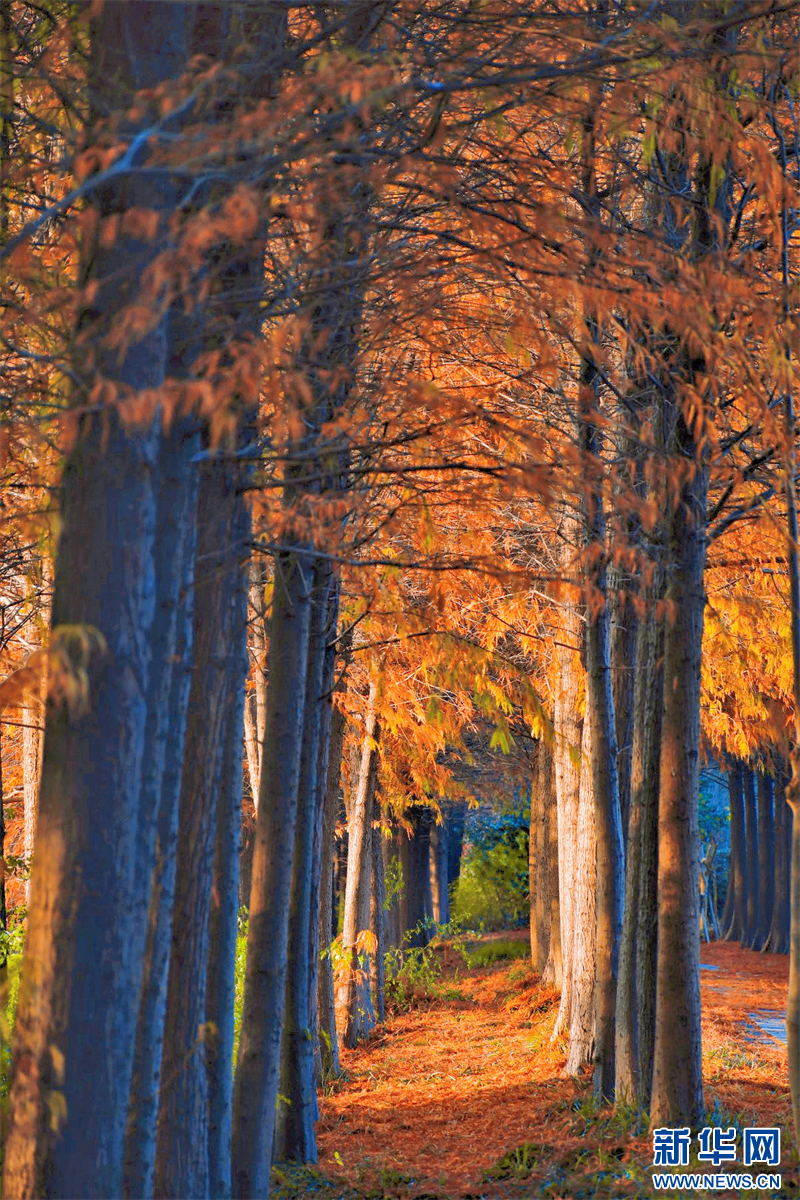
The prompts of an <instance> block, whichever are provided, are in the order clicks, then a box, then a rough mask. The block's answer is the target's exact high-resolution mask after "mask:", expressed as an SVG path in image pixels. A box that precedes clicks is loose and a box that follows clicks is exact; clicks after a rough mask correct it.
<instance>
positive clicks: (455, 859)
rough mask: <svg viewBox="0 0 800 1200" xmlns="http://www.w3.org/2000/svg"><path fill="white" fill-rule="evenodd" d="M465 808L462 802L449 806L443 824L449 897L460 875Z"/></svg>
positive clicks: (465, 816)
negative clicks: (445, 839) (444, 825)
mask: <svg viewBox="0 0 800 1200" xmlns="http://www.w3.org/2000/svg"><path fill="white" fill-rule="evenodd" d="M466 819H467V806H466V804H465V803H464V802H463V801H460V802H458V803H457V804H452V803H451V804H450V807H449V811H448V814H447V817H446V819H445V823H446V825H447V891H448V896H449V895H450V892H451V889H452V888H453V886H454V884H456V883H458V878H459V875H460V874H461V853H462V851H463V849H464V825H465V823H466Z"/></svg>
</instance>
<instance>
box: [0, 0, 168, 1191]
mask: <svg viewBox="0 0 800 1200" xmlns="http://www.w3.org/2000/svg"><path fill="white" fill-rule="evenodd" d="M189 10H190V6H188V5H183V4H174V5H170V6H164V5H161V4H152V3H135V2H134V3H130V4H128V5H107V6H105V7H104V8H103V9H102V10H100V11H98V12H97V13H96V14H94V15H93V26H92V30H91V37H92V46H93V55H92V60H91V61H92V71H91V79H90V103H91V107H92V112H93V114H97V113H103V114H104V115H107V114H108V113H109V112H112V113H114V112H117V113H124V112H126V111H127V110H128V108H129V107H130V104H131V100H132V97H133V93H134V91H135V90H136V88H137V87H142V86H155V85H156V84H157V83H158V82H160V81H161V80H164V79H166V78H169V77H171V76H172V75H174V74H175V73H176V72H177V71H179V70H180V69H181V67H182V66H183V64H184V62H185V58H186V49H187V45H186V27H187V23H188V18H189V15H190V12H189ZM172 201H173V187H172V184H171V183H167V182H163V183H160V184H159V185H158V186H156V185H155V184H154V183H153V181H152V180H148V181H145V179H144V176H143V173H141V172H140V173H139V174H138V176H136V177H131V176H121V177H120V178H119V180H118V181H117V182H116V184H115V185H112V186H108V187H107V188H106V189H105V190H104V191H103V193H102V195H99V194H96V195H95V202H96V204H97V206H98V208H99V209H100V212H99V216H100V219H101V220H102V219H103V218H105V217H106V216H107V215H109V214H111V213H118V212H120V211H123V210H124V209H126V208H128V207H131V206H135V205H139V206H142V207H145V208H149V209H153V208H157V209H161V211H162V212H167V211H169V210H171V208H172ZM165 233H166V229H165V225H164V223H163V222H162V225H161V229H160V231H159V233H158V235H157V236H156V238H154V239H153V241H150V242H146V243H143V242H141V241H137V240H136V239H134V238H132V237H130V236H125V235H123V236H120V237H119V238H118V239H117V241H116V242H115V244H114V245H113V246H111V247H102V246H97V247H93V259H92V262H91V275H92V278H93V280H94V281H96V282H97V283H98V288H97V291H96V293H95V296H94V300H93V311H92V314H91V319H90V316H89V315H88V314H86V315H85V319H84V323H83V329H82V330H81V331H80V333H79V339H80V338H82V339H83V342H84V345H85V346H88V347H89V348H90V349H91V351H92V353H93V355H94V362H93V366H94V367H95V369H96V370H97V371H99V373H100V374H102V375H103V376H104V377H105V378H107V379H111V380H113V381H116V382H118V383H120V384H122V385H125V386H128V387H130V388H131V389H132V390H133V391H138V390H139V389H142V388H146V387H150V388H157V387H159V386H160V385H161V384H162V382H163V379H164V370H165V365H166V337H165V323H164V322H163V321H162V322H161V323H159V324H158V325H157V326H156V327H155V328H153V329H152V330H151V331H149V332H147V333H145V334H144V335H143V337H142V338H141V339H140V340H139V341H138V342H135V343H133V344H132V345H131V346H130V347H129V349H128V351H127V353H126V354H125V355H124V357H123V358H122V361H120V357H119V354H118V352H117V351H116V350H109V349H106V348H104V346H103V343H102V337H103V335H104V333H105V332H107V330H108V327H109V325H110V324H111V323H112V322H113V321H114V320H115V318H116V317H117V316H118V315H119V313H120V312H121V311H122V310H123V309H124V308H125V307H126V305H128V304H129V303H130V302H131V301H133V300H135V298H136V295H137V292H138V287H139V280H140V277H141V273H142V271H143V270H144V269H145V268H146V266H147V265H148V263H150V262H151V261H152V260H153V258H154V257H155V255H156V254H157V253H159V251H160V250H161V249H163V247H164V236H165ZM112 280H113V283H112V282H111V281H112ZM84 354H85V350H84ZM89 357H91V356H89ZM90 382H91V381H90ZM159 441H160V439H159V433H158V428H157V423H155V422H154V423H153V424H152V425H151V426H150V427H149V428H148V429H145V430H142V431H133V430H131V431H126V430H124V429H122V427H121V425H120V423H119V420H118V417H117V416H116V414H115V413H114V412H109V413H107V414H104V419H103V420H102V421H101V420H99V419H96V418H92V417H91V416H90V417H87V418H84V419H83V420H82V421H81V424H80V426H79V431H78V439H77V443H76V445H75V448H74V449H73V450H72V452H71V454H70V456H69V459H68V462H67V465H66V467H65V471H64V476H63V482H62V532H61V537H60V542H59V550H58V564H57V567H56V578H55V594H54V601H53V618H52V619H53V626H54V631H55V636H56V638H58V632H57V631H58V629H59V627H62V628H64V632H63V633H62V634H61V639H62V648H63V651H64V653H65V654H66V655H67V657H68V658H69V659H70V660H71V663H72V670H76V669H77V670H83V669H85V672H86V674H85V679H86V690H87V696H86V703H85V705H83V706H82V708H81V711H78V709H77V708H74V709H73V711H72V712H68V711H67V710H66V708H65V707H63V706H60V705H56V704H55V703H53V702H49V703H48V707H47V710H46V718H45V725H46V736H45V750H44V758H43V762H42V774H41V780H40V792H39V813H38V818H37V846H36V851H35V855H34V857H35V863H34V876H33V881H32V885H31V899H30V910H29V923H28V936H27V945H26V956H25V962H24V964H23V983H22V987H21V991H20V1002H19V1007H18V1011H17V1020H16V1030H15V1051H14V1064H15V1065H14V1079H13V1083H12V1087H11V1097H10V1099H11V1121H10V1128H9V1131H8V1137H7V1141H6V1149H5V1162H4V1184H3V1190H4V1194H5V1195H8V1196H9V1197H27V1196H33V1195H37V1196H45V1195H47V1196H50V1195H53V1196H57V1195H80V1196H85V1197H87V1198H89V1197H92V1196H101V1197H102V1196H120V1195H122V1192H123V1179H122V1176H123V1169H122V1168H123V1149H124V1137H125V1120H126V1100H127V1096H128V1090H129V1085H130V1080H131V1073H132V1067H133V1044H134V1024H135V1016H136V998H137V983H138V979H139V975H140V972H141V965H142V963H141V952H143V946H142V945H141V939H140V938H139V937H138V936H137V934H138V930H137V929H136V928H134V924H133V917H134V914H135V913H136V912H137V911H139V909H140V908H141V907H144V908H145V909H146V903H147V902H146V897H145V898H144V904H143V905H142V903H141V902H142V897H140V896H138V895H136V883H137V880H138V879H139V878H140V876H137V872H136V857H137V849H138V841H137V826H138V822H139V816H140V811H139V810H140V803H141V799H142V789H141V783H142V777H143V768H144V765H145V752H146V747H145V737H146V724H147V694H148V685H149V679H150V673H151V670H152V654H151V648H150V644H149V634H150V630H151V627H152V624H153V619H154V615H155V596H156V577H155V571H156V568H155V554H154V550H155V526H156V487H157V471H158V448H159ZM76 626H82V627H83V628H84V630H86V632H85V633H84V634H83V635H81V636H80V637H78V636H77V635H76V634H75V633H74V632H73V633H70V632H67V628H68V627H71V629H72V630H74V629H75V627H76ZM90 630H91V631H94V632H90ZM101 639H102V643H103V644H102V645H101V641H100V640H101Z"/></svg>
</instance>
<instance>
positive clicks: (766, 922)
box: [753, 770, 775, 950]
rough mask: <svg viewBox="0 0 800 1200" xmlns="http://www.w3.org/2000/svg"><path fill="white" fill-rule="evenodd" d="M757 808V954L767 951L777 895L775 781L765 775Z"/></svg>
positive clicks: (760, 778) (761, 777) (760, 780)
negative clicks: (760, 951)
mask: <svg viewBox="0 0 800 1200" xmlns="http://www.w3.org/2000/svg"><path fill="white" fill-rule="evenodd" d="M756 791H757V806H758V914H759V927H758V936H757V938H756V944H755V945H754V947H753V948H754V949H755V950H764V949H766V945H767V942H768V940H769V931H770V919H771V917H772V907H773V898H774V892H775V819H774V815H773V812H772V779H771V778H770V776H769V775H767V773H766V772H765V771H763V770H762V771H759V772H758V773H757V776H756Z"/></svg>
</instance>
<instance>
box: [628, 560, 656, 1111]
mask: <svg viewBox="0 0 800 1200" xmlns="http://www.w3.org/2000/svg"><path fill="white" fill-rule="evenodd" d="M661 592H662V582H661V573H660V571H659V570H658V568H657V570H656V578H655V579H654V581H653V584H652V586H651V587H650V588H648V589H647V591H646V593H645V603H646V606H647V607H646V611H645V613H644V615H643V616H642V617H641V618H640V619H639V622H638V632H637V642H636V669H635V679H634V699H633V709H634V714H635V716H634V727H633V740H632V746H631V796H630V809H629V828H628V848H627V864H626V866H627V870H626V876H625V917H624V924H623V933H622V941H621V945H620V964H619V983H618V988H617V1017H616V1022H617V1028H616V1057H617V1078H616V1094H617V1096H619V1097H620V1098H622V1097H625V1098H627V1099H628V1100H632V1099H636V1100H637V1101H638V1103H639V1104H640V1106H642V1107H645V1108H646V1107H647V1105H648V1104H649V1100H650V1085H651V1081H652V1073H653V1038H654V1029H653V1017H654V1012H655V988H656V971H655V967H656V936H657V920H658V918H657V886H658V863H657V852H658V773H659V748H660V742H661V709H662V704H663V700H662V695H663V675H662V670H661V654H662V649H663V621H662V619H661V618H660V617H659V616H658V615H657V613H656V604H657V603H658V601H659V600H660V599H661Z"/></svg>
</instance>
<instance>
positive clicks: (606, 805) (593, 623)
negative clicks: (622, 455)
mask: <svg viewBox="0 0 800 1200" xmlns="http://www.w3.org/2000/svg"><path fill="white" fill-rule="evenodd" d="M602 575H603V573H602V572H601V577H600V579H599V580H597V581H596V586H598V588H599V590H600V592H601V594H603V593H604V592H605V580H604V578H602ZM586 689H587V714H588V716H589V723H590V727H591V746H592V790H593V792H594V802H595V810H596V815H595V830H596V837H597V943H596V955H597V968H596V978H595V1003H596V1005H597V1017H596V1023H595V1072H594V1090H595V1094H596V1095H598V1096H601V1097H604V1098H605V1099H610V1098H611V1097H612V1096H613V1094H614V1037H615V1026H614V1017H615V1013H616V1003H617V972H618V964H619V943H620V940H621V937H622V918H623V912H622V910H623V900H624V888H625V857H624V851H623V845H622V824H621V817H620V808H619V778H618V775H617V737H616V726H615V717H614V699H613V694H612V690H611V653H610V643H609V637H608V610H607V604H606V605H605V606H604V608H603V611H602V612H598V613H596V615H595V617H594V619H593V620H590V621H589V623H588V626H587V630H586Z"/></svg>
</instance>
